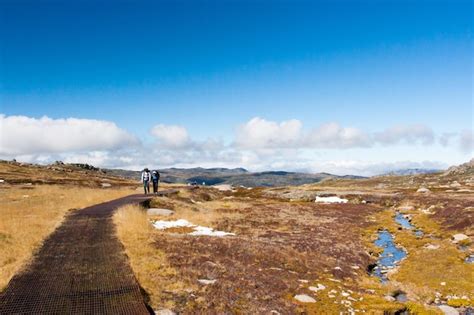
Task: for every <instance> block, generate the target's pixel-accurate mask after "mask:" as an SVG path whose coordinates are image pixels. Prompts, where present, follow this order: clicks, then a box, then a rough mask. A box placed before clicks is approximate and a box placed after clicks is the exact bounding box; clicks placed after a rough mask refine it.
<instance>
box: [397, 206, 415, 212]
mask: <svg viewBox="0 0 474 315" xmlns="http://www.w3.org/2000/svg"><path fill="white" fill-rule="evenodd" d="M413 210H415V207H414V206H400V207H398V211H400V212H405V211H413Z"/></svg>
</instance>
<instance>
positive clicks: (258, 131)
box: [235, 117, 302, 149]
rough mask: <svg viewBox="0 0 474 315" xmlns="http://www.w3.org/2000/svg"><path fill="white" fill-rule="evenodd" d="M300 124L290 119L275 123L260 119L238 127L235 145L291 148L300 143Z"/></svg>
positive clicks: (253, 119) (256, 118) (258, 147)
mask: <svg viewBox="0 0 474 315" xmlns="http://www.w3.org/2000/svg"><path fill="white" fill-rule="evenodd" d="M301 128H302V123H301V122H300V121H299V120H296V119H292V120H288V121H283V122H281V123H277V122H274V121H268V120H265V119H262V118H260V117H255V118H252V119H251V120H250V121H248V122H247V123H245V124H243V125H242V126H240V127H239V129H238V132H237V136H236V139H235V144H236V145H237V147H241V148H257V149H260V148H282V147H292V146H294V145H296V144H297V143H298V141H300V138H301Z"/></svg>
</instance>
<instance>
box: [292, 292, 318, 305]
mask: <svg viewBox="0 0 474 315" xmlns="http://www.w3.org/2000/svg"><path fill="white" fill-rule="evenodd" d="M295 300H297V301H299V302H301V303H316V300H315V299H314V298H312V297H310V296H309V295H306V294H297V295H295Z"/></svg>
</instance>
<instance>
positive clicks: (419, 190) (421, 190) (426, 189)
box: [416, 187, 431, 194]
mask: <svg viewBox="0 0 474 315" xmlns="http://www.w3.org/2000/svg"><path fill="white" fill-rule="evenodd" d="M416 192H417V193H421V194H428V193H430V192H431V190H429V189H428V188H426V187H420V188H418V190H417V191H416Z"/></svg>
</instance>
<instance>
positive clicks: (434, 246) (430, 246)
mask: <svg viewBox="0 0 474 315" xmlns="http://www.w3.org/2000/svg"><path fill="white" fill-rule="evenodd" d="M425 248H426V249H438V248H439V245H437V244H436V245H433V244H426V245H425Z"/></svg>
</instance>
